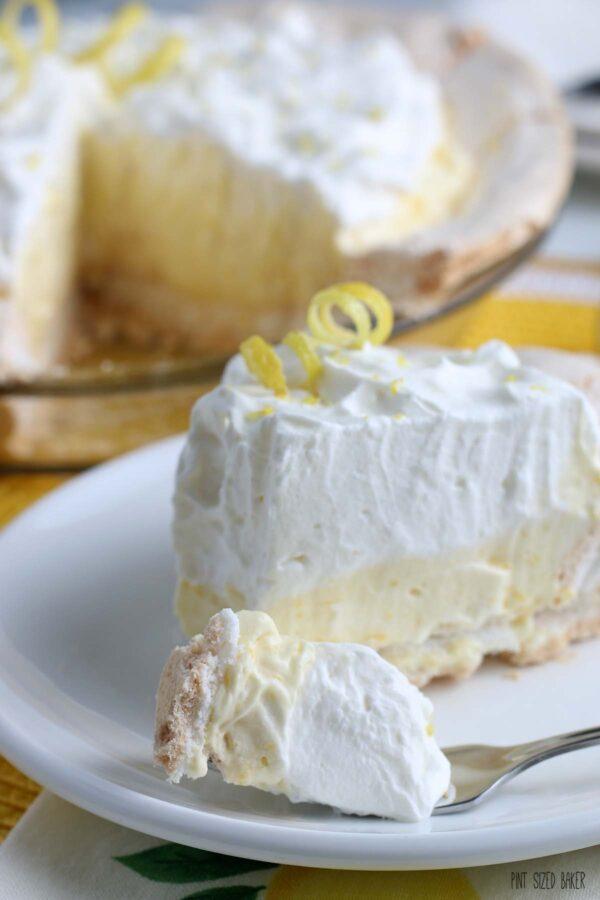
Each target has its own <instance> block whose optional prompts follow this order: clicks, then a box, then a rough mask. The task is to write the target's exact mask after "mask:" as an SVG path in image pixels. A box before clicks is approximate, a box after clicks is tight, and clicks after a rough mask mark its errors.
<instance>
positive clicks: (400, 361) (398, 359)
mask: <svg viewBox="0 0 600 900" xmlns="http://www.w3.org/2000/svg"><path fill="white" fill-rule="evenodd" d="M396 362H397V363H398V365H399V366H402V368H404V367H405V366H407V365H408V359H407V358H406V356H405V355H404V353H399V354H398V356H397V357H396Z"/></svg>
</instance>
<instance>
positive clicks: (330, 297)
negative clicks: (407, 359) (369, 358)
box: [307, 281, 394, 349]
mask: <svg viewBox="0 0 600 900" xmlns="http://www.w3.org/2000/svg"><path fill="white" fill-rule="evenodd" d="M335 309H338V310H339V311H340V312H341V313H343V315H345V316H346V317H347V318H348V319H350V321H351V322H352V324H353V326H354V328H349V327H347V326H345V325H340V324H339V323H338V322H336V320H335V318H334V310H335ZM371 316H373V318H374V320H375V323H374V324H372V322H371ZM307 321H308V327H309V328H310V330H311V332H312V334H313V336H314V337H315V338H316V339H317V340H319V341H323V342H326V343H329V344H336V345H337V346H339V347H348V348H353V349H360V348H361V347H362V346H364V344H365V343H367V341H369V342H370V343H371V344H383V343H384V342H385V341H386V340H387V339H388V338H389V336H390V334H391V332H392V326H393V324H394V316H393V311H392V307H391V304H390V302H389V300H388V299H387V297H386V296H385V294H383V293H382V292H381V291H379V290H377V288H374V287H372V286H371V285H369V284H365V283H364V282H362V281H349V282H345V283H343V284H336V285H332V287H330V288H326V289H325V290H322V291H319V292H318V293H316V294H315V296H314V297H313V298H312V300H311V302H310V305H309V307H308V317H307Z"/></svg>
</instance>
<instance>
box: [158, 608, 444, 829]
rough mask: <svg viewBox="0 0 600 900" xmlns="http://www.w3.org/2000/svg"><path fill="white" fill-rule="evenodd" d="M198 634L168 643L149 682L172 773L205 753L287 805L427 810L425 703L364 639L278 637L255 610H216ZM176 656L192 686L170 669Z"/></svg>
mask: <svg viewBox="0 0 600 900" xmlns="http://www.w3.org/2000/svg"><path fill="white" fill-rule="evenodd" d="M213 633H214V634H218V635H219V638H218V639H217V640H215V639H214V638H213V637H211V636H212V635H213ZM206 635H207V639H206V641H203V638H202V636H198V637H197V638H195V639H194V640H193V641H192V643H191V644H190V645H189V648H187V649H186V648H177V649H176V650H175V651H174V653H173V656H172V658H171V660H170V661H169V662H168V663H167V666H166V668H165V674H164V675H163V678H162V681H161V686H160V688H159V701H158V714H157V735H158V739H157V747H156V751H157V759H158V760H159V761H160V762H163V763H164V762H165V761H167V762H168V763H171V764H172V765H171V768H172V766H173V764H174V766H175V767H176V776H175V777H176V779H178V777H179V776H180V775H182V774H186V775H189V776H191V777H198V776H202V775H204V774H205V773H206V760H207V759H209V758H210V759H212V760H213V761H214V763H215V764H216V765H217V767H218V768H219V770H220V771H221V773H222V774H223V777H224V778H225V780H226V781H228V782H230V783H233V784H242V785H252V786H254V787H258V788H261V789H263V790H267V791H271V792H273V793H284V794H286V795H287V796H288V797H289V798H290V799H291V800H292V801H294V802H302V801H307V802H318V803H326V804H329V805H331V806H334V807H335V808H337V809H339V810H341V811H342V812H347V813H355V814H359V815H379V816H384V817H389V818H394V819H400V820H403V821H418V820H420V819H423V818H425V817H427V816H429V815H430V814H431V811H432V809H433V806H434V805H435V803H436V802H437V801H438V800H439V799H440V797H441V796H442V794H443V793H444V792H445V791H446V790H447V789H448V787H449V782H450V765H449V763H448V760H447V759H446V758H445V756H444V755H443V753H442V752H441V751H440V749H439V748H438V746H437V744H436V742H435V739H434V737H433V725H432V714H433V707H432V705H431V703H430V701H429V700H428V699H426V698H425V697H424V696H422V695H421V694H420V693H419V691H418V690H417V689H416V688H415V687H414V686H412V685H411V684H410V683H409V682H408V681H407V679H406V678H405V676H404V675H402V674H401V673H400V672H399V671H398V670H397V669H395V668H394V667H393V666H391V665H390V664H389V663H387V662H385V661H384V660H383V659H382V658H381V657H380V656H378V655H377V654H376V653H375V652H374V651H373V650H371V649H369V648H367V647H361V646H358V645H354V644H319V643H312V642H308V641H303V640H300V639H294V638H289V637H286V636H284V635H280V634H279V632H278V631H277V628H276V626H275V624H274V623H273V621H272V620H271V619H270V618H269V616H267V615H266V614H265V613H260V612H248V611H244V612H241V613H239V614H238V615H237V616H235V615H234V614H233V613H232V612H231V610H223V611H222V612H220V613H218V614H217V615H216V616H214V617H213V618H212V619H211V622H210V623H209V625H208V627H207V629H206ZM180 659H181V660H183V666H182V668H181V671H184V672H185V673H188V677H189V680H190V682H191V683H195V684H196V689H195V691H194V689H192V690H191V691H189V690H188V685H187V684H186V679H185V675H184V678H183V681H181V680H178V677H177V676H176V677H175V678H174V677H173V673H174V672H177V670H178V665H179V660H180ZM194 673H195V674H194ZM184 696H185V702H183V703H182V702H181V701H182V699H183V698H184ZM184 710H185V711H186V712H184V713H183V715H182V711H184ZM165 736H166V738H167V740H166V741H165ZM175 746H177V747H178V748H181V750H182V753H181V757H180V758H179V757H177V756H173V755H172V754H173V749H174V747H175ZM167 768H169V765H167Z"/></svg>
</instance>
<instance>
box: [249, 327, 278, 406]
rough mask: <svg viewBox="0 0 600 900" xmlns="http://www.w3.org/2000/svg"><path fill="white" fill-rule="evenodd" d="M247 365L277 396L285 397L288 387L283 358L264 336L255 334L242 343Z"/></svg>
mask: <svg viewBox="0 0 600 900" xmlns="http://www.w3.org/2000/svg"><path fill="white" fill-rule="evenodd" d="M240 353H241V354H242V356H243V358H244V361H245V363H246V365H247V366H248V369H249V370H250V372H251V373H252V374H253V375H254V377H255V378H257V379H258V381H260V383H261V384H262V385H264V386H265V387H266V388H269V390H271V391H273V392H274V394H275V396H276V397H285V396H286V395H287V392H288V389H287V384H286V380H285V375H284V373H283V365H282V364H281V360H280V359H279V357H278V356H277V354H276V353H275V351H274V350H273V348H272V347H271V345H270V344H268V343H267V342H266V341H265V339H264V338H261V337H260V335H258V334H255V335H253V336H252V337H249V338H246V340H245V341H242V343H241V344H240Z"/></svg>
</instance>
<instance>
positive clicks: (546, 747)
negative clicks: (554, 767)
mask: <svg viewBox="0 0 600 900" xmlns="http://www.w3.org/2000/svg"><path fill="white" fill-rule="evenodd" d="M595 744H600V727H597V728H585V729H584V730H583V731H571V732H569V733H568V734H556V735H554V736H553V737H548V738H542V739H541V740H539V741H529V742H528V743H527V744H519V745H518V746H517V747H511V748H510V749H509V750H507V752H506V761H507V762H508V763H510V764H511V766H514V767H516V768H518V769H519V770H520V771H523V769H527V768H529V766H532V765H534V764H535V763H538V762H541V761H542V760H544V759H550V758H551V757H553V756H560V754H561V753H570V752H571V750H581V749H583V748H584V747H593V746H594V745H595Z"/></svg>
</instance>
